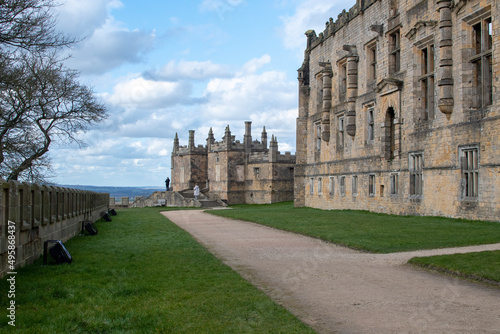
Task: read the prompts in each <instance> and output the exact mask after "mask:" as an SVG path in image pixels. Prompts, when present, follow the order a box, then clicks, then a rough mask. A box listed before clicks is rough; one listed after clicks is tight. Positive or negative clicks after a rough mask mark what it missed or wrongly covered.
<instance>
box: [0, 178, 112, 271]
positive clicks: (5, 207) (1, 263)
mask: <svg viewBox="0 0 500 334" xmlns="http://www.w3.org/2000/svg"><path fill="white" fill-rule="evenodd" d="M0 184H1V191H0V203H1V206H0V226H1V229H0V277H3V276H4V275H5V274H6V273H7V272H9V271H14V269H15V268H19V267H22V266H24V265H26V264H30V263H33V261H35V260H36V259H38V258H39V257H40V255H41V254H42V252H43V243H44V241H46V240H62V241H66V240H68V239H70V238H71V237H73V236H75V235H77V234H78V233H79V232H80V230H81V222H82V221H83V220H90V221H93V222H95V221H97V220H98V219H99V218H101V217H102V215H103V214H104V213H105V212H106V211H107V210H108V205H109V194H105V193H96V192H91V191H85V190H77V189H68V188H61V187H54V186H43V185H38V184H30V183H22V182H17V181H10V182H5V181H4V180H1V179H0ZM14 249H15V254H14V252H13V250H14ZM9 255H10V257H9ZM14 261H15V263H14Z"/></svg>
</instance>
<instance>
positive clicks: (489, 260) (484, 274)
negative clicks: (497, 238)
mask: <svg viewBox="0 0 500 334" xmlns="http://www.w3.org/2000/svg"><path fill="white" fill-rule="evenodd" d="M409 263H411V264H414V265H417V266H421V267H424V268H430V269H433V270H438V271H441V272H445V273H448V274H451V275H457V276H461V277H465V278H469V279H473V280H479V281H485V282H489V283H494V284H495V283H496V285H499V284H500V251H487V252H476V253H467V254H453V255H439V256H429V257H418V258H413V259H411V260H410V261H409Z"/></svg>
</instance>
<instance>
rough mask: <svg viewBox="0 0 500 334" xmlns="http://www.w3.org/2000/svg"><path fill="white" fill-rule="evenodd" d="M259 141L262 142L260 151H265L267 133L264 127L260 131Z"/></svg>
mask: <svg viewBox="0 0 500 334" xmlns="http://www.w3.org/2000/svg"><path fill="white" fill-rule="evenodd" d="M260 141H261V142H262V149H263V150H264V151H266V150H267V132H266V127H265V126H264V128H263V129H262V134H261V135H260Z"/></svg>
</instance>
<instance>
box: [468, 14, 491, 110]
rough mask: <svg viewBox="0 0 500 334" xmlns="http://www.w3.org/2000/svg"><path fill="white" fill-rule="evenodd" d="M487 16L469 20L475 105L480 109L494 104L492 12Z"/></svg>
mask: <svg viewBox="0 0 500 334" xmlns="http://www.w3.org/2000/svg"><path fill="white" fill-rule="evenodd" d="M486 16H487V17H479V18H477V19H476V20H473V21H469V22H467V23H468V24H469V25H470V26H471V44H472V50H473V52H474V54H473V55H472V56H471V58H470V63H471V64H472V67H473V71H472V75H473V83H474V90H475V94H473V95H474V96H475V100H474V102H473V107H474V108H478V109H481V108H485V107H487V106H490V105H492V104H493V68H492V65H493V64H492V62H493V40H492V37H493V33H492V28H493V26H492V16H491V12H490V13H489V15H488V14H487V15H486ZM485 32H486V33H485Z"/></svg>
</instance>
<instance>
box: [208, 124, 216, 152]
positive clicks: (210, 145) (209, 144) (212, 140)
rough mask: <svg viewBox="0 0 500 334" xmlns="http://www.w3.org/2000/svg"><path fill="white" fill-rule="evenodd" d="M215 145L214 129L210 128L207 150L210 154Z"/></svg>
mask: <svg viewBox="0 0 500 334" xmlns="http://www.w3.org/2000/svg"><path fill="white" fill-rule="evenodd" d="M213 143H215V137H214V132H213V131H212V128H210V131H208V138H207V149H208V151H209V152H210V151H211V150H212V144H213Z"/></svg>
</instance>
